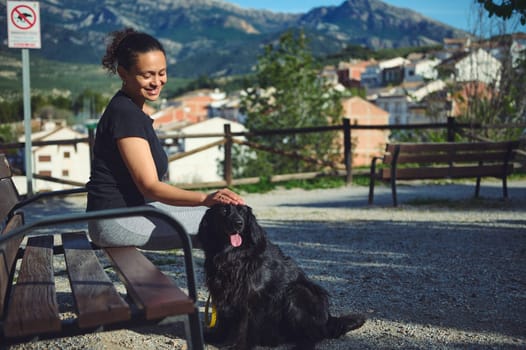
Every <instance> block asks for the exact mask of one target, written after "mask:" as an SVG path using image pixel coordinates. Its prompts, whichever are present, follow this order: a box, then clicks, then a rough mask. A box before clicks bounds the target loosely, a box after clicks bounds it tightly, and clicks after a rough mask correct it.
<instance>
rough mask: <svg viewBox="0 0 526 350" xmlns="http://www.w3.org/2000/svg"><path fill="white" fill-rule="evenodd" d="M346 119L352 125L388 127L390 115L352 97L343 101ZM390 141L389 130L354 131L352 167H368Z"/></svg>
mask: <svg viewBox="0 0 526 350" xmlns="http://www.w3.org/2000/svg"><path fill="white" fill-rule="evenodd" d="M342 106H343V110H344V118H348V119H349V121H350V123H351V125H387V124H388V123H389V120H388V119H389V113H388V112H386V111H384V110H382V109H381V108H379V107H377V106H375V105H374V104H372V103H370V102H368V101H366V100H364V99H363V98H361V97H350V98H347V99H344V100H343V101H342ZM388 139H389V130H367V129H364V130H352V132H351V143H352V155H353V159H352V165H353V166H368V165H370V164H371V160H372V158H373V157H374V156H377V155H379V154H381V152H382V151H383V149H384V148H385V144H386V143H387V142H388Z"/></svg>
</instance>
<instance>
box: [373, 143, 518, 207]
mask: <svg viewBox="0 0 526 350" xmlns="http://www.w3.org/2000/svg"><path fill="white" fill-rule="evenodd" d="M518 145H519V142H518V141H505V142H472V143H468V142H466V143H456V142H444V143H393V144H387V146H386V149H385V154H384V155H383V156H382V157H375V158H373V160H372V161H371V169H370V179H369V204H373V197H374V185H375V181H376V180H382V181H389V182H390V183H391V192H392V197H393V205H394V206H397V205H398V202H397V195H396V181H397V180H417V179H459V178H476V179H477V180H476V187H475V197H478V196H479V192H480V179H481V178H482V177H496V178H499V179H502V190H503V196H504V198H507V197H508V188H507V177H508V176H509V175H510V174H511V173H512V172H513V162H512V160H513V156H514V153H515V152H514V151H515V150H516V149H517V147H518ZM378 160H382V164H379V166H378V167H377V164H376V163H377V161H378Z"/></svg>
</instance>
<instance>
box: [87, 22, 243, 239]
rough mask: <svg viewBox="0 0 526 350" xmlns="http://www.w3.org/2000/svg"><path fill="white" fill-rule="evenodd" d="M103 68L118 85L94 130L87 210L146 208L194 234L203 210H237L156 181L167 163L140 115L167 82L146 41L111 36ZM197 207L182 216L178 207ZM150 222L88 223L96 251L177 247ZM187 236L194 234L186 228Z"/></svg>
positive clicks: (158, 53) (224, 195) (157, 53)
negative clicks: (220, 207)
mask: <svg viewBox="0 0 526 350" xmlns="http://www.w3.org/2000/svg"><path fill="white" fill-rule="evenodd" d="M110 38H111V41H110V43H109V45H108V47H107V49H106V54H105V56H104V58H103V59H102V65H103V67H104V68H105V69H107V70H108V71H109V72H110V73H112V74H118V75H119V77H120V79H121V80H122V87H121V89H120V90H119V91H118V92H117V93H116V94H115V96H113V98H112V100H111V101H110V103H109V104H108V106H107V107H106V110H105V111H104V113H103V115H102V117H101V118H100V121H99V123H98V125H97V133H96V139H95V145H94V148H93V153H94V157H93V163H92V169H91V176H90V180H89V182H88V184H87V185H86V187H87V189H88V204H87V211H92V210H101V209H109V208H122V207H132V206H140V205H146V204H147V205H152V206H155V207H157V208H161V209H163V210H166V211H168V212H170V213H172V214H173V215H174V216H175V217H176V219H178V220H179V221H181V222H182V224H183V226H186V227H187V230H188V226H189V225H192V226H194V227H197V225H198V223H199V220H200V216H201V215H202V213H204V210H205V209H206V207H209V206H211V205H213V204H216V203H225V204H244V202H243V199H242V198H241V197H240V196H239V195H237V194H236V193H234V192H232V191H230V190H228V189H221V190H219V191H216V192H213V193H209V194H206V193H202V192H197V191H187V190H183V189H180V188H177V187H174V186H171V185H169V184H167V183H164V182H162V181H161V179H162V177H163V175H164V174H165V173H166V171H167V169H168V159H167V156H166V154H165V152H164V150H163V148H162V146H161V143H160V141H159V139H158V138H157V136H156V134H155V132H154V129H153V126H152V124H153V120H152V119H151V118H150V117H149V116H148V115H147V114H146V113H144V107H145V102H146V101H155V100H157V98H158V97H159V95H160V93H161V91H162V88H163V86H164V84H166V80H167V71H166V56H165V51H164V49H163V47H162V45H161V43H160V42H159V41H158V40H157V39H155V38H153V37H152V36H150V35H148V34H145V33H140V32H136V31H134V30H133V29H125V30H123V31H117V32H114V33H112V34H111V36H110ZM181 206H183V207H201V208H199V209H198V212H197V213H196V212H195V210H194V211H191V210H189V209H188V210H183V209H181V208H180V207H181ZM171 231H173V230H170V228H169V227H168V225H167V224H166V223H165V222H163V221H162V220H160V219H156V218H144V217H133V218H119V219H106V220H97V221H93V222H90V223H89V233H90V237H91V239H92V240H93V241H94V242H95V243H96V244H98V245H100V246H122V245H133V246H138V247H141V248H144V249H171V248H175V247H180V246H181V245H180V241H179V238H178V236H177V235H176V234H174V233H173V232H171ZM189 231H195V230H194V228H193V227H191V228H190V230H189Z"/></svg>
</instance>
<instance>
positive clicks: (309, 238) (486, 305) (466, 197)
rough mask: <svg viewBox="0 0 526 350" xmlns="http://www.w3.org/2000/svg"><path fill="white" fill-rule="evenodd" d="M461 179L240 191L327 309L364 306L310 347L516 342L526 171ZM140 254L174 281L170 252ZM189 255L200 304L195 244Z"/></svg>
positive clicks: (101, 340)
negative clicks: (504, 180)
mask: <svg viewBox="0 0 526 350" xmlns="http://www.w3.org/2000/svg"><path fill="white" fill-rule="evenodd" d="M473 187H474V186H473V183H472V182H466V184H462V183H455V184H447V185H429V184H415V183H412V184H407V185H405V186H400V188H399V202H400V203H401V204H400V206H399V207H398V208H393V207H392V206H391V201H390V200H391V199H390V192H389V189H388V188H387V187H382V186H380V187H378V189H377V190H376V195H375V205H373V206H368V205H367V191H368V189H367V188H366V187H360V186H353V187H343V188H337V189H327V190H313V191H304V190H297V189H295V190H277V191H273V192H271V193H266V194H249V195H245V199H246V200H247V202H248V204H249V205H250V206H252V207H253V209H254V212H255V214H256V216H257V217H258V220H259V221H260V223H261V224H262V226H263V227H265V229H266V230H267V233H268V235H269V236H270V239H271V240H272V241H274V242H275V243H277V244H278V245H280V247H281V248H282V249H283V251H284V252H285V253H286V254H288V255H290V256H292V257H293V258H294V259H296V260H297V261H298V262H299V264H300V265H301V266H302V267H303V268H304V269H305V271H306V272H307V274H308V275H309V276H311V277H312V278H313V279H314V280H316V281H318V282H319V283H320V284H322V285H323V286H324V287H325V288H327V290H328V291H329V292H330V293H331V310H332V311H333V313H334V314H339V313H344V312H363V313H365V314H367V316H368V321H367V323H366V324H365V325H364V326H363V327H362V328H360V329H359V330H356V331H354V332H351V333H349V334H347V336H345V337H343V338H341V339H337V340H330V341H324V342H322V343H320V344H319V345H318V346H317V349H320V350H321V349H323V350H325V349H327V350H329V349H331V350H333V349H359V350H362V349H371V350H372V349H376V350H378V349H380V350H381V349H386V350H387V349H404V350H405V349H477V350H479V349H526V215H525V214H526V213H525V212H526V181H512V182H510V183H509V191H510V192H509V193H510V199H509V200H508V201H503V200H501V199H500V197H501V188H500V183H499V182H488V181H483V183H482V189H481V196H482V198H481V199H479V200H473V199H472V198H471V197H472V195H473V190H474V188H473ZM72 207H73V208H74V209H75V208H76V209H77V210H81V209H79V208H82V204H79V203H78V200H73V201H68V202H65V201H61V202H60V203H52V205H50V203H46V204H43V205H42V206H38V207H36V208H35V209H34V210H35V212H34V213H35V215H37V214H38V215H47V214H48V213H47V212H46V210H62V208H68V210H71V208H72ZM50 208H53V209H50ZM148 255H149V256H150V257H151V258H152V259H154V260H155V261H156V263H157V264H158V265H159V266H161V268H162V269H163V270H164V271H166V272H167V273H169V274H170V275H171V276H173V278H175V279H177V280H180V281H181V284H182V285H184V275H183V270H182V266H181V264H178V263H177V261H178V259H176V258H174V255H173V253H166V252H165V253H157V252H156V253H148ZM173 261H175V262H176V263H175V264H173V263H172V262H173ZM179 261H180V259H179ZM195 264H196V270H197V273H198V285H199V286H200V287H201V288H200V291H199V294H200V302H201V304H204V300H205V298H206V295H207V294H206V290H204V289H203V276H202V265H203V255H202V253H201V252H200V251H197V250H196V251H195ZM57 269H58V270H59V269H60V267H57ZM57 274H58V275H60V273H57ZM64 278H65V277H64ZM57 288H59V287H57ZM201 306H202V305H201ZM183 336H184V332H183V330H182V327H181V325H180V324H175V325H174V324H172V325H169V326H162V327H161V326H158V327H150V328H144V327H141V328H137V329H134V330H123V331H112V332H105V333H97V334H91V335H86V336H79V337H72V338H64V339H61V340H54V341H40V342H35V343H30V344H24V345H19V346H13V347H11V349H13V350H15V349H17V350H18V349H141V350H149V349H184V348H185V346H184V341H183V340H182V339H181V338H182V337H183ZM288 348H289V347H287V346H282V347H279V348H276V349H277V350H285V349H288ZM259 349H261V350H262V349H263V348H259Z"/></svg>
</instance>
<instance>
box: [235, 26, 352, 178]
mask: <svg viewBox="0 0 526 350" xmlns="http://www.w3.org/2000/svg"><path fill="white" fill-rule="evenodd" d="M255 71H256V87H251V88H248V89H246V93H247V94H246V95H245V96H244V97H243V98H242V107H243V109H244V111H245V112H246V115H247V122H246V126H247V128H248V129H249V130H253V131H258V130H277V129H284V128H301V127H314V126H326V125H329V124H331V125H332V124H336V123H339V122H341V114H342V113H341V112H342V106H341V101H340V98H341V97H340V95H339V93H338V92H336V91H335V90H334V89H333V88H332V87H331V85H330V84H328V83H327V82H326V81H325V79H323V78H321V77H320V74H319V73H320V67H319V64H318V63H317V62H316V61H315V59H314V58H313V56H312V55H311V53H310V51H309V50H308V47H307V42H306V38H305V35H304V34H303V32H292V31H288V32H286V33H284V34H283V35H282V36H281V37H280V40H279V43H276V44H269V45H267V46H266V47H265V50H264V53H263V54H262V55H261V56H260V57H259V59H258V62H257V64H256V67H255ZM334 139H335V133H333V132H323V133H302V134H279V133H275V134H272V135H264V136H254V137H250V138H249V141H252V142H255V143H258V144H260V145H264V146H272V147H274V148H278V149H279V150H281V151H284V152H297V153H298V154H299V155H301V156H302V157H313V158H316V159H321V160H332V159H334V158H335V157H337V154H338V152H339V150H337V149H336V147H334V146H335V143H334ZM245 153H246V152H245ZM235 154H236V153H235ZM237 154H238V155H241V154H242V152H237ZM237 162H238V163H239V164H240V165H241V168H243V175H245V176H269V175H271V174H280V173H293V172H302V171H313V170H315V168H316V166H315V165H313V164H312V163H307V162H305V161H303V160H299V159H298V158H294V159H292V158H290V157H284V156H282V155H279V154H274V153H271V152H267V151H256V154H255V155H253V154H252V155H248V156H245V157H244V158H243V159H242V160H241V159H238V160H237Z"/></svg>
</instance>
